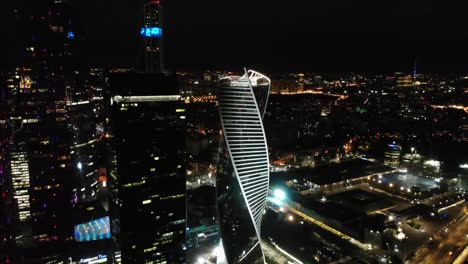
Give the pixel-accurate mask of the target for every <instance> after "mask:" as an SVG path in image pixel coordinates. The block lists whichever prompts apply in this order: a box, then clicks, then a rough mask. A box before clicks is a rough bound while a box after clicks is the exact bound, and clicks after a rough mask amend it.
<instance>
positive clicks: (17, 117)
mask: <svg viewBox="0 0 468 264" xmlns="http://www.w3.org/2000/svg"><path fill="white" fill-rule="evenodd" d="M16 4H17V5H16V10H15V14H16V18H17V26H18V30H17V42H18V45H17V47H18V50H17V52H18V54H17V55H18V56H17V57H16V58H17V64H16V65H17V66H16V68H15V70H14V71H13V72H12V73H11V74H10V77H9V78H8V79H7V89H8V91H7V96H8V104H9V115H10V119H9V123H10V126H11V131H12V136H11V140H10V144H11V149H10V151H11V153H10V156H11V159H10V162H11V165H10V168H11V169H13V170H12V171H11V173H12V177H13V178H14V179H13V180H14V182H13V188H14V189H15V190H14V192H15V195H14V196H15V199H14V200H13V202H15V203H17V204H18V209H19V220H21V222H24V223H22V227H21V230H20V232H19V233H18V234H17V238H18V240H22V241H21V242H19V241H18V242H19V243H22V244H23V242H24V244H23V246H25V247H26V245H28V246H29V245H33V244H35V245H34V246H37V245H41V244H44V243H46V244H52V243H53V242H58V243H57V244H58V245H64V244H66V243H67V242H68V241H71V240H72V234H73V227H72V224H71V218H70V209H71V203H70V198H71V197H70V196H71V187H70V186H69V184H70V181H69V179H70V178H71V176H72V169H71V164H70V161H71V160H70V136H69V135H70V133H69V123H68V115H67V108H66V101H67V100H66V89H67V86H68V85H69V84H68V81H67V75H68V73H69V72H71V67H70V66H71V64H70V62H71V53H72V52H71V48H72V45H73V40H74V37H75V36H74V32H73V30H72V27H71V6H70V1H32V0H20V1H17V2H16ZM28 171H29V175H27V172H28ZM28 178H29V183H27V182H26V181H27V180H28ZM27 190H29V191H27ZM28 195H29V200H28V199H27V196H28ZM28 202H29V204H28ZM28 207H29V210H30V212H29V213H28V212H27V211H28ZM29 219H30V220H29ZM26 240H28V241H26ZM55 249H57V250H58V248H55ZM48 253H49V252H45V251H44V252H41V254H48ZM41 254H38V258H39V257H40V256H39V255H41Z"/></svg>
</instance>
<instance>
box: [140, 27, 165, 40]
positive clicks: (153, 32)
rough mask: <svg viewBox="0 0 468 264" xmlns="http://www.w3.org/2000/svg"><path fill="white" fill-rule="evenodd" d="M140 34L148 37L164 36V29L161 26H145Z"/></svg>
mask: <svg viewBox="0 0 468 264" xmlns="http://www.w3.org/2000/svg"><path fill="white" fill-rule="evenodd" d="M140 35H142V36H143V37H148V38H159V37H161V36H162V29H161V28H160V27H143V28H141V30H140Z"/></svg>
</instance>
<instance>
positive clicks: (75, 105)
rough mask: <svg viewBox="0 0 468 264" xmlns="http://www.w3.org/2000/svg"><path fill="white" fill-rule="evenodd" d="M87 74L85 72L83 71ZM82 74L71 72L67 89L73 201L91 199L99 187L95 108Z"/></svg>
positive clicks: (93, 198) (95, 197)
mask: <svg viewBox="0 0 468 264" xmlns="http://www.w3.org/2000/svg"><path fill="white" fill-rule="evenodd" d="M85 76H86V75H85ZM84 78H85V77H82V76H81V75H80V74H79V73H78V72H75V73H74V74H73V82H72V83H71V84H70V86H69V87H68V89H67V99H68V101H67V111H68V113H69V116H70V124H71V133H72V145H71V152H70V154H71V159H72V166H73V169H74V175H75V177H74V182H73V186H75V188H74V189H73V191H74V192H73V196H74V198H73V203H76V202H87V201H94V200H96V199H97V192H98V190H99V184H98V175H97V173H98V167H97V156H96V153H97V145H98V143H99V140H100V138H99V137H98V135H97V133H96V123H97V118H96V112H97V110H96V109H95V108H94V104H93V93H92V92H93V91H92V90H91V87H89V86H88V85H86V83H85V80H84Z"/></svg>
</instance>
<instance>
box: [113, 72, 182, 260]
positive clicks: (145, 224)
mask: <svg viewBox="0 0 468 264" xmlns="http://www.w3.org/2000/svg"><path fill="white" fill-rule="evenodd" d="M110 85H111V89H112V98H111V104H112V106H111V108H112V116H111V122H112V123H113V124H112V126H113V136H114V144H115V155H116V171H113V172H111V175H110V179H109V183H110V189H111V196H112V201H111V219H115V221H114V222H113V225H112V229H113V233H114V235H115V237H116V238H117V239H119V240H120V241H119V243H120V247H121V252H122V261H123V263H184V262H185V252H184V250H183V247H184V246H183V243H184V239H185V228H186V221H185V215H186V211H185V165H184V162H185V143H184V142H185V140H184V132H185V129H184V127H185V122H184V121H185V120H184V119H185V108H184V103H183V101H181V99H180V95H179V92H178V91H177V89H176V79H175V77H172V76H169V77H168V76H166V75H164V74H152V73H151V74H149V73H134V72H133V73H118V74H114V75H113V76H111V79H110ZM118 233H120V234H118Z"/></svg>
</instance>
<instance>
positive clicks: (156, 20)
mask: <svg viewBox="0 0 468 264" xmlns="http://www.w3.org/2000/svg"><path fill="white" fill-rule="evenodd" d="M162 24H163V23H162V4H161V2H160V0H149V1H148V2H147V3H146V4H145V6H144V14H143V27H142V28H141V32H140V35H141V36H142V37H143V42H144V59H145V71H146V72H163V71H164V67H163V52H162V48H163V47H162V45H163V27H162Z"/></svg>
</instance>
